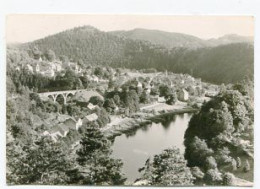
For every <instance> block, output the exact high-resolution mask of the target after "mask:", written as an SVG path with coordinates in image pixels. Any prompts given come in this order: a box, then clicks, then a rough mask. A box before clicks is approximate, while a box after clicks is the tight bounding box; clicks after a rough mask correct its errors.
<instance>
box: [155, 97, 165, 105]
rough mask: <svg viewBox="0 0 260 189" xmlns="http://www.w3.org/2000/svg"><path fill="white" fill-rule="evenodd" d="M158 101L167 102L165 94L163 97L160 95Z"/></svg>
mask: <svg viewBox="0 0 260 189" xmlns="http://www.w3.org/2000/svg"><path fill="white" fill-rule="evenodd" d="M157 102H159V103H165V102H166V100H165V98H164V96H163V97H158V98H157Z"/></svg>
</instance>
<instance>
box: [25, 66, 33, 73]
mask: <svg viewBox="0 0 260 189" xmlns="http://www.w3.org/2000/svg"><path fill="white" fill-rule="evenodd" d="M26 69H27V70H28V71H29V72H31V73H33V67H32V66H31V65H30V64H26Z"/></svg>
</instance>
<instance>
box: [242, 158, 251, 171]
mask: <svg viewBox="0 0 260 189" xmlns="http://www.w3.org/2000/svg"><path fill="white" fill-rule="evenodd" d="M243 170H244V172H248V171H250V164H249V161H248V160H246V163H245V166H244V168H243Z"/></svg>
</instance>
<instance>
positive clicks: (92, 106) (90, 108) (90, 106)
mask: <svg viewBox="0 0 260 189" xmlns="http://www.w3.org/2000/svg"><path fill="white" fill-rule="evenodd" d="M96 107H97V106H95V105H93V104H92V103H89V104H88V106H87V108H88V109H89V110H94V109H95V108H96Z"/></svg>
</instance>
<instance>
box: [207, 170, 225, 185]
mask: <svg viewBox="0 0 260 189" xmlns="http://www.w3.org/2000/svg"><path fill="white" fill-rule="evenodd" d="M204 181H205V182H206V183H207V184H208V185H219V184H221V181H222V176H221V173H220V172H219V170H218V169H209V170H208V171H207V172H206V174H205V177H204Z"/></svg>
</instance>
